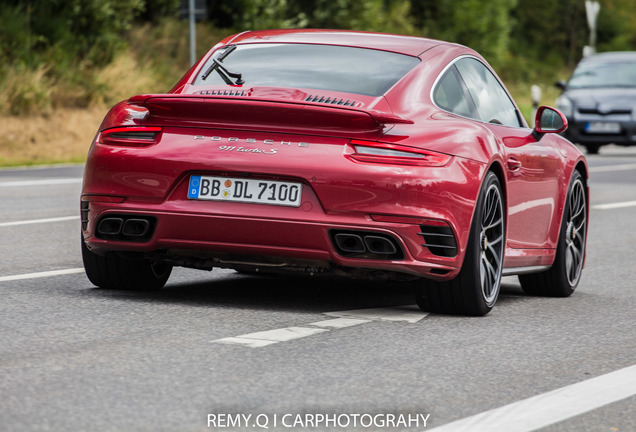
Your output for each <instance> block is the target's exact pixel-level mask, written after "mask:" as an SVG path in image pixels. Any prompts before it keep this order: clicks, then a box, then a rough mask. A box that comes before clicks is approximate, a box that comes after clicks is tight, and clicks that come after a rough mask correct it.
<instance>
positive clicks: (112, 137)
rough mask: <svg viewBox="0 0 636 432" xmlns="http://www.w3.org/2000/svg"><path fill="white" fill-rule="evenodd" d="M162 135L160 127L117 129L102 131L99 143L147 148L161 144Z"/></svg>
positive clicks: (98, 139)
mask: <svg viewBox="0 0 636 432" xmlns="http://www.w3.org/2000/svg"><path fill="white" fill-rule="evenodd" d="M160 135H161V128H160V127H150V126H148V127H143V126H134V127H117V128H112V129H106V130H104V131H102V132H101V133H100V134H99V137H98V138H97V142H99V143H100V144H106V145H115V146H126V147H147V146H151V145H153V144H156V143H157V142H159V138H160Z"/></svg>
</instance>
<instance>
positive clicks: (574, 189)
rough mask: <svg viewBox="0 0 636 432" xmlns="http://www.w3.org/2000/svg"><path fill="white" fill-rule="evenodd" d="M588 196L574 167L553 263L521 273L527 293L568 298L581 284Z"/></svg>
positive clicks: (522, 282)
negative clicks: (533, 271)
mask: <svg viewBox="0 0 636 432" xmlns="http://www.w3.org/2000/svg"><path fill="white" fill-rule="evenodd" d="M586 199H587V197H586V194H585V185H584V183H583V177H582V176H581V173H580V172H578V171H576V170H575V171H574V174H572V179H571V180H570V186H569V187H568V195H567V198H566V202H565V209H564V212H563V220H562V221H561V232H560V234H559V241H558V244H557V251H556V256H555V258H554V264H552V267H550V269H549V270H546V271H544V272H541V273H532V274H528V275H519V281H520V282H521V288H522V289H523V291H524V292H525V293H526V294H529V295H536V296H547V297H569V296H570V295H572V293H573V292H574V290H575V289H576V287H577V286H578V284H579V280H580V279H581V273H582V271H583V261H584V258H585V244H586V241H587V238H586V237H587V201H586Z"/></svg>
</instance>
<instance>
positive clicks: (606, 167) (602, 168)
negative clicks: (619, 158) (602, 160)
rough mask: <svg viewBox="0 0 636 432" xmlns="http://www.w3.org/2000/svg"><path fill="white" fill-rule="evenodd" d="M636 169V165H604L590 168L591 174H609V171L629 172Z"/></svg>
mask: <svg viewBox="0 0 636 432" xmlns="http://www.w3.org/2000/svg"><path fill="white" fill-rule="evenodd" d="M632 169H636V164H633V163H632V164H621V165H604V166H597V167H590V169H589V172H591V173H595V172H608V171H627V170H632Z"/></svg>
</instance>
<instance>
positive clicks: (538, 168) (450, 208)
mask: <svg viewBox="0 0 636 432" xmlns="http://www.w3.org/2000/svg"><path fill="white" fill-rule="evenodd" d="M566 127H567V121H566V119H565V117H564V116H563V115H562V114H561V113H560V112H558V111H557V110H555V109H553V108H549V107H541V108H540V109H539V110H538V112H537V116H536V120H535V124H534V128H530V127H528V125H527V124H526V122H525V120H524V119H523V117H522V116H521V114H520V112H519V109H518V108H517V106H516V105H515V103H514V102H513V100H512V98H511V97H510V95H509V94H508V92H507V90H506V88H505V87H504V85H503V84H502V82H501V80H500V79H499V78H498V77H497V75H496V73H495V72H494V71H493V70H492V68H491V67H490V66H489V65H488V63H487V62H486V61H485V60H484V59H483V58H482V57H481V56H480V55H479V54H478V53H476V52H475V51H473V50H471V49H469V48H467V47H464V46H461V45H457V44H454V43H447V42H442V41H437V40H431V39H425V38H419V37H409V36H399V35H388V34H378V33H364V32H349V31H325V30H271V31H254V32H245V33H241V34H238V35H234V36H230V37H228V38H226V39H224V40H222V41H221V42H219V43H218V44H217V45H215V46H214V47H213V48H212V49H211V50H210V51H209V52H208V53H207V54H206V55H205V56H204V57H203V58H202V59H201V60H200V61H199V62H198V63H197V64H195V65H194V66H193V67H192V68H191V69H190V70H189V71H188V72H187V73H186V74H185V76H184V77H183V78H182V79H181V81H179V82H178V83H177V85H176V86H175V87H174V88H173V89H172V90H171V91H170V92H169V93H166V94H148V95H140V96H134V97H132V98H130V99H128V100H126V101H123V102H121V103H119V104H117V105H115V106H114V107H113V108H112V109H111V110H110V112H109V113H108V114H107V115H106V118H105V119H104V121H103V122H102V124H101V126H100V127H99V131H98V134H97V136H96V138H95V140H94V142H93V143H92V145H91V148H90V151H89V155H88V160H87V162H86V169H85V174H84V184H83V190H82V197H81V215H82V218H81V219H82V253H83V259H84V267H85V269H86V274H87V275H88V278H89V279H90V280H91V282H92V283H94V284H95V285H97V286H99V287H102V288H113V289H142V290H150V289H159V288H161V287H162V286H163V285H164V284H165V283H166V281H167V279H168V277H169V275H170V272H171V269H172V267H173V266H184V267H191V268H198V269H205V270H211V269H212V268H214V267H219V268H231V269H236V270H239V271H245V272H250V271H258V270H260V271H266V272H279V271H280V272H283V271H284V272H302V273H306V274H309V275H318V274H335V275H348V276H352V277H357V278H364V277H372V278H386V279H388V280H407V281H416V282H415V283H416V286H417V289H416V298H417V302H418V304H419V305H420V307H421V308H422V309H424V310H428V311H433V312H438V313H452V314H466V315H484V314H486V313H488V312H489V311H490V310H491V308H492V307H493V305H494V304H495V301H496V300H497V296H498V294H499V291H500V282H501V277H502V275H513V274H516V275H519V279H520V281H521V285H522V287H523V289H524V290H525V291H526V292H527V293H529V294H533V295H548V296H568V295H570V294H571V293H572V292H573V291H574V289H575V288H576V286H577V284H578V282H579V278H580V276H581V271H582V268H583V264H584V259H585V244H586V233H587V218H588V212H589V209H588V202H589V199H588V194H589V191H588V186H587V179H588V168H587V164H586V160H585V158H584V156H583V155H582V153H581V152H580V151H579V150H577V148H575V146H574V145H572V143H570V142H569V141H567V140H566V139H564V138H562V137H561V136H559V135H558V132H562V131H563V130H564V129H565V128H566Z"/></svg>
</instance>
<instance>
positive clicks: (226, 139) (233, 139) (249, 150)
mask: <svg viewBox="0 0 636 432" xmlns="http://www.w3.org/2000/svg"><path fill="white" fill-rule="evenodd" d="M194 139H195V140H205V139H207V140H210V141H215V142H221V143H228V144H223V145H220V146H219V150H220V151H224V152H230V151H235V152H238V153H260V154H266V155H273V154H276V153H278V149H276V148H268V149H265V150H263V149H260V148H256V147H245V146H240V145H229V144H230V143H236V144H240V143H245V144H264V145H267V146H274V145H279V146H281V145H283V146H287V147H309V143H306V142H293V141H284V140H281V141H277V140H273V139H264V140H257V139H255V138H237V137H220V136H211V137H206V136H203V135H195V136H194Z"/></svg>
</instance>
